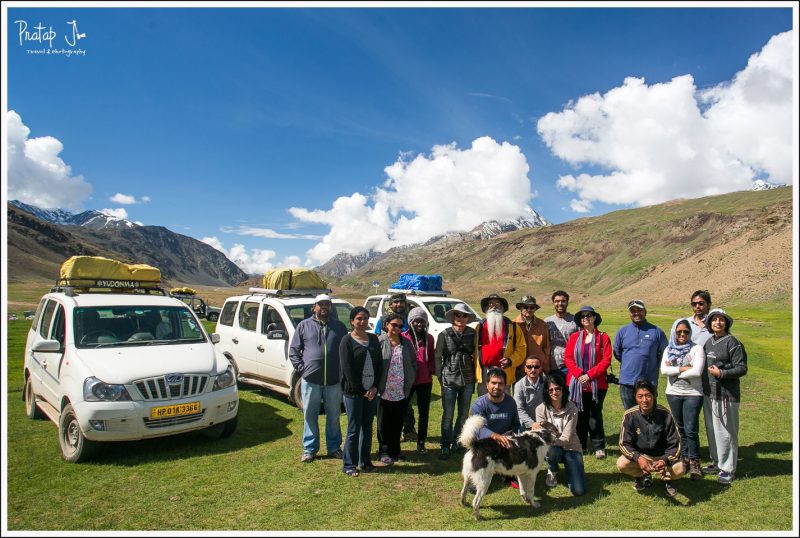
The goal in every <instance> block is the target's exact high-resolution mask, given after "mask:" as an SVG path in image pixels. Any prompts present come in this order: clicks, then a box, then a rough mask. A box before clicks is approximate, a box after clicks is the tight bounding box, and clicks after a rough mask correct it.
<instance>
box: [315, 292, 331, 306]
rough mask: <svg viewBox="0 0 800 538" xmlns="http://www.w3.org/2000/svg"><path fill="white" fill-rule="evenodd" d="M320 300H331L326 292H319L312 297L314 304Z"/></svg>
mask: <svg viewBox="0 0 800 538" xmlns="http://www.w3.org/2000/svg"><path fill="white" fill-rule="evenodd" d="M320 301H328V302H329V303H330V302H331V296H330V295H328V294H327V293H320V294H319V295H317V296H316V297H314V304H317V303H319V302H320Z"/></svg>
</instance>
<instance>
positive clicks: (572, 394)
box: [569, 329, 600, 411]
mask: <svg viewBox="0 0 800 538" xmlns="http://www.w3.org/2000/svg"><path fill="white" fill-rule="evenodd" d="M594 335H595V337H596V338H599V336H600V333H599V331H597V330H595V332H594ZM585 338H586V330H585V329H580V330H579V331H578V340H576V342H575V353H574V354H575V366H577V367H578V368H580V369H581V371H583V372H588V371H589V370H590V369H591V368H592V367H594V365H595V360H596V358H595V348H594V345H595V340H594V339H593V340H592V343H591V344H590V345H589V356H588V357H584V356H583V341H584V339H585ZM589 383H590V384H591V387H592V401H593V402H597V401H598V399H597V379H592V380H591V381H590V382H589ZM569 399H570V401H572V403H574V404H575V406H576V407H577V408H578V411H583V387H582V386H581V384H580V382H579V381H578V378H577V377H575V376H572V379H571V380H570V382H569Z"/></svg>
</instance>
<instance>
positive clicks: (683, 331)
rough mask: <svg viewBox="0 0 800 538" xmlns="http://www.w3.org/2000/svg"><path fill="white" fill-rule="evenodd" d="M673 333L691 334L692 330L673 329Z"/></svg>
mask: <svg viewBox="0 0 800 538" xmlns="http://www.w3.org/2000/svg"><path fill="white" fill-rule="evenodd" d="M675 334H687V335H688V334H692V331H687V330H686V329H681V330H680V331H675Z"/></svg>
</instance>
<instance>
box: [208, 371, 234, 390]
mask: <svg viewBox="0 0 800 538" xmlns="http://www.w3.org/2000/svg"><path fill="white" fill-rule="evenodd" d="M235 384H236V376H234V375H233V368H231V367H230V366H228V369H227V370H225V371H224V372H223V373H221V374H219V375H218V376H217V377H216V378H215V379H214V388H213V389H211V390H212V391H214V390H222V389H227V388H228V387H232V386H233V385H235Z"/></svg>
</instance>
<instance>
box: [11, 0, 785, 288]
mask: <svg viewBox="0 0 800 538" xmlns="http://www.w3.org/2000/svg"><path fill="white" fill-rule="evenodd" d="M783 5H784V6H789V3H786V4H783ZM7 6H8V4H6V5H4V8H7ZM795 16H796V14H794V13H793V11H792V9H791V8H789V7H779V8H775V7H773V8H721V7H713V8H681V7H669V8H636V7H631V8H605V7H597V8H584V7H572V8H542V7H526V8H520V7H515V8H503V9H500V8H498V9H494V8H481V9H477V8H469V7H459V8H419V7H415V8H400V9H398V8H395V9H390V8H376V9H366V8H345V7H343V8H312V7H308V8H289V9H274V8H266V7H250V8H229V7H219V8H193V7H179V8H165V7H155V8H138V9H134V8H119V7H111V8H105V9H99V8H58V9H54V8H40V9H31V8H15V7H13V5H12V6H11V8H10V9H8V11H7V27H6V28H5V29H4V31H5V33H6V38H7V46H6V47H5V48H6V51H7V63H6V68H7V75H8V76H7V78H6V79H5V80H6V81H7V82H6V84H7V87H6V89H7V100H6V103H5V105H6V108H5V111H6V112H8V111H13V112H14V113H15V115H16V117H11V114H10V113H8V114H7V115H6V125H4V128H5V129H7V130H8V133H9V150H13V151H12V153H14V155H12V157H14V158H11V159H5V160H6V162H7V163H8V162H9V161H11V164H9V165H8V171H7V178H6V177H5V176H4V179H5V180H6V181H7V183H6V185H5V187H6V189H7V190H6V195H7V196H9V197H12V198H14V197H18V198H24V200H23V201H26V202H28V203H33V204H35V205H41V206H48V205H49V206H51V207H52V206H56V205H57V206H59V207H65V208H71V209H72V210H78V209H103V210H108V211H109V212H113V213H114V214H117V215H122V216H127V218H128V219H129V220H132V221H136V222H140V223H143V224H147V225H159V226H166V227H168V228H170V229H171V230H173V231H176V232H178V233H183V234H186V235H189V236H192V237H195V238H197V239H201V240H205V241H206V242H208V243H210V244H212V245H214V246H216V247H217V248H220V249H221V250H223V251H224V252H226V254H228V255H229V257H231V258H232V259H234V261H237V263H239V265H240V266H242V267H243V268H245V269H246V270H248V271H250V272H259V271H263V270H264V269H266V268H268V267H269V266H270V265H282V264H284V263H296V264H310V265H316V264H318V263H321V262H322V261H324V260H325V259H326V258H327V257H329V256H330V255H333V254H335V253H336V252H338V251H340V250H350V251H352V252H356V251H358V250H363V249H365V248H376V249H377V250H386V249H387V248H389V247H391V246H394V245H396V244H403V243H408V242H415V241H419V240H424V239H425V238H427V237H429V236H431V235H433V234H434V233H441V232H442V231H445V230H446V229H466V228H468V227H471V226H473V225H475V224H477V223H479V222H481V221H483V220H487V219H488V218H509V217H513V216H515V215H519V214H521V209H522V208H524V206H525V205H530V207H532V208H533V209H535V210H536V211H537V212H538V213H540V214H541V215H542V216H543V217H545V218H546V219H548V220H549V221H551V222H553V223H559V222H564V221H568V220H572V219H575V218H578V217H582V216H587V215H597V214H602V213H606V212H608V211H610V210H615V209H620V208H623V207H633V206H637V205H647V204H650V203H658V202H661V201H664V200H667V199H671V198H676V197H696V196H703V195H707V194H717V193H722V192H728V191H731V190H740V189H744V188H748V186H749V185H750V183H751V182H752V181H753V180H754V179H757V178H763V179H767V180H769V181H772V182H774V183H782V184H788V183H792V182H793V181H794V179H793V177H792V170H791V169H792V159H793V157H794V155H796V152H797V148H796V146H794V145H793V144H795V143H794V142H793V141H792V139H791V132H792V128H793V123H794V119H795V117H796V108H793V106H794V105H793V103H792V102H791V99H790V98H789V99H787V90H786V88H787V84H788V88H789V90H788V95H789V97H790V96H791V82H792V76H794V75H793V74H795V73H796V71H797V65H796V61H797V60H796V56H795V58H794V59H792V55H791V51H792V50H795V51H796V48H797V36H796V31H795V32H790V33H788V34H786V32H789V31H791V30H792V28H793V17H795ZM73 20H74V21H75V23H76V26H77V29H78V32H79V33H83V34H85V37H83V38H82V39H79V40H78V41H77V42H76V43H75V46H70V45H69V44H67V43H66V39H72V37H71V36H72V29H73V28H72V26H70V25H68V24H67V21H73ZM15 21H25V25H26V26H25V31H27V32H28V34H27V35H26V34H25V31H23V35H22V36H20V29H21V28H22V23H17V22H15ZM39 23H41V24H42V26H44V27H45V29H46V30H50V28H52V31H53V32H54V34H55V37H54V40H53V44H52V47H51V46H50V44H49V42H48V41H47V40H45V41H44V42H39V41H38V40H37V36H36V35H35V34H33V31H34V30H33V28H34V27H35V26H37V25H38V24H39ZM773 38H774V39H773ZM21 39H22V43H21V42H20V40H21ZM771 40H772V41H771ZM49 48H52V49H63V50H64V51H67V50H69V51H70V52H69V53H70V56H66V53H65V52H61V53H60V54H52V53H51V54H49V55H47V54H34V53H33V52H31V50H41V49H49ZM80 50H83V51H85V54H82V55H79V53H76V52H75V51H80ZM787 50H788V51H789V54H788V56H787V52H786V51H787ZM754 55H757V56H758V57H757V58H756V59H752V57H753V56H754ZM749 61H750V62H751V66H750V68H749V69H748V65H749V64H748V62H749ZM787 81H788V82H787ZM26 128H27V130H26ZM787 133H788V136H787ZM766 134H770V136H773V138H774V139H773V140H771V142H770V143H769V144H766V143H765V142H763V140H764V139H765V138H766ZM754 139H756V140H757V141H755V142H754ZM59 144H60V145H59ZM23 147H24V151H23ZM14 148H17V149H16V150H15V149H14ZM720 163H722V164H720ZM67 167H68V168H67ZM387 181H388V183H387ZM356 193H358V194H356ZM120 195H122V196H120ZM292 208H293V209H292Z"/></svg>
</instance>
